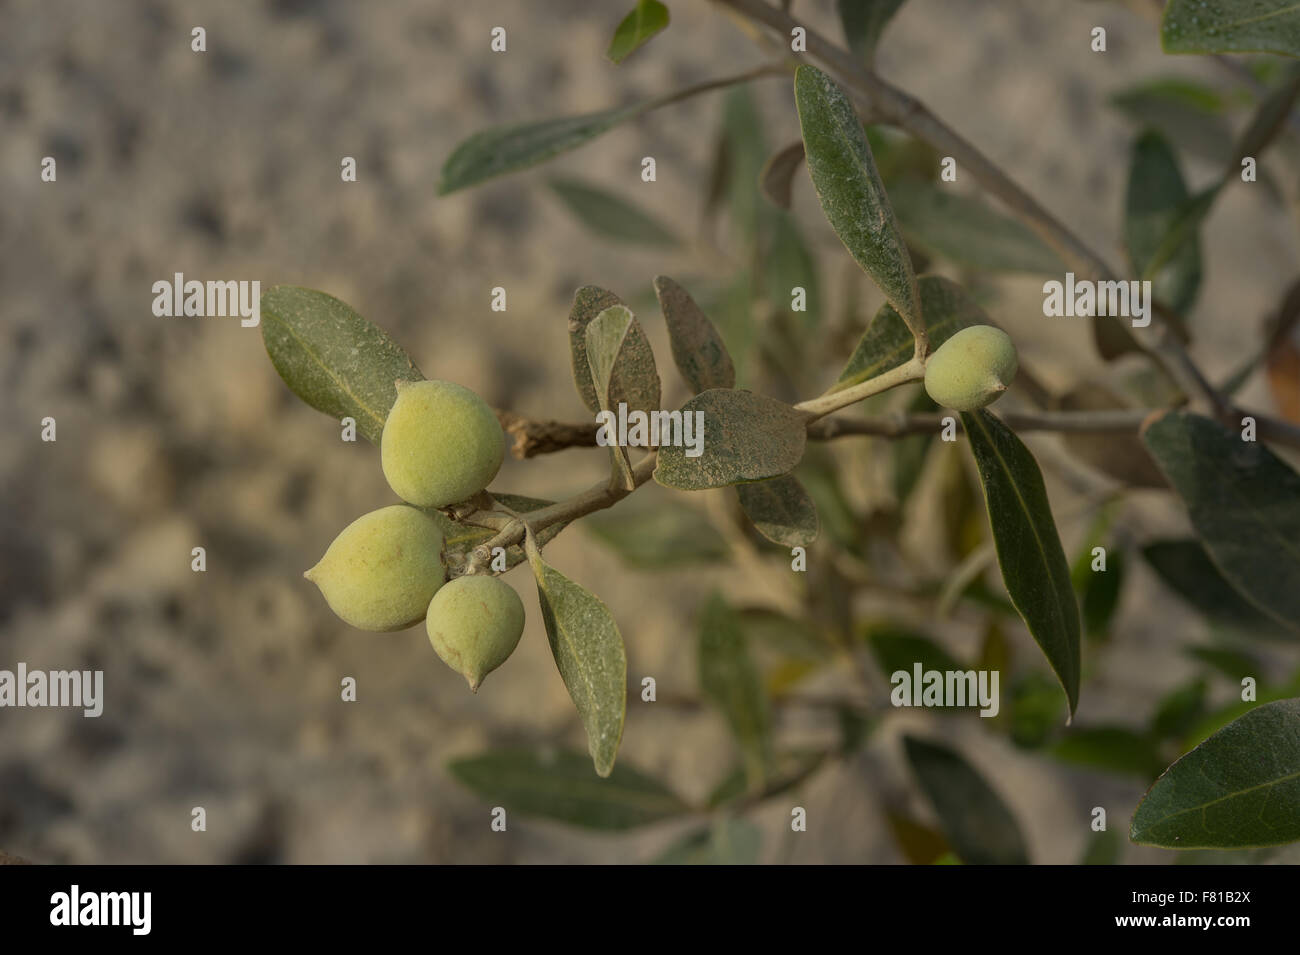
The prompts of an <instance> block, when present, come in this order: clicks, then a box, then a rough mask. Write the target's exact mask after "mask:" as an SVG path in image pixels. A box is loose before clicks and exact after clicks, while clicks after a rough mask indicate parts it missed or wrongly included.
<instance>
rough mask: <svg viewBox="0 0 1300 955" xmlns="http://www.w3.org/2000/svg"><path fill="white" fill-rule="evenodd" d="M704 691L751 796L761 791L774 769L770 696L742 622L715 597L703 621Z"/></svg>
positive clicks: (703, 614)
mask: <svg viewBox="0 0 1300 955" xmlns="http://www.w3.org/2000/svg"><path fill="white" fill-rule="evenodd" d="M699 667H700V690H701V692H702V693H703V695H704V696H705V697H706V698H707V699H709V700H711V701H712V702H713V703H714V705H716V706H717V707H718V709H720V710H721V711H722V714H723V715H724V716H725V717H726V718H727V723H728V724H729V725H730V726H731V731H732V733H733V734H734V735H735V737H736V742H737V743H738V744H739V745H740V752H741V755H742V757H743V761H744V766H745V778H746V779H747V780H748V781H749V788H750V790H751V791H757V790H759V789H761V788H762V785H763V781H764V780H765V779H766V778H767V775H768V772H769V771H770V769H771V765H772V724H771V717H770V715H769V712H768V705H767V696H766V694H765V693H764V692H763V683H762V680H760V679H759V675H758V670H757V669H756V668H755V666H754V662H753V660H751V659H750V656H749V646H748V645H747V644H746V642H745V634H744V631H743V630H742V628H741V625H740V618H739V617H738V616H737V614H736V612H735V611H734V610H733V609H732V608H731V607H730V606H728V605H727V603H726V601H724V600H723V599H722V597H721V595H719V594H717V593H714V594H712V595H711V596H710V597H709V600H708V602H707V603H706V604H705V605H704V610H703V612H702V613H701V615H700V644H699Z"/></svg>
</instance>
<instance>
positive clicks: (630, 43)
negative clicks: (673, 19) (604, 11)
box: [605, 0, 668, 63]
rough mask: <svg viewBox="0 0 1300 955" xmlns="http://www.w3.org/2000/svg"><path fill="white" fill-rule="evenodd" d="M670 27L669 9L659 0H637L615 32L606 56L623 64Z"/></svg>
mask: <svg viewBox="0 0 1300 955" xmlns="http://www.w3.org/2000/svg"><path fill="white" fill-rule="evenodd" d="M667 26H668V8H667V7H665V6H664V5H663V4H662V3H660V2H659V0H637V5H636V6H635V7H633V8H632V12H631V13H629V14H628V15H627V16H626V17H624V18H623V22H622V23H620V24H619V25H618V29H616V30H615V31H614V37H613V39H611V40H610V41H609V49H608V50H606V51H605V55H606V56H607V57H609V58H610V59H611V60H613V61H614V62H615V63H622V62H623V61H624V60H625V59H627V58H628V56H630V55H631V54H632V53H634V52H635V51H636V50H638V49H640V48H641V47H642V46H644V45H645V44H646V43H648V42H649V41H650V38H651V37H652V36H654V35H655V34H656V33H658V32H659V31H660V30H663V29H666V28H667Z"/></svg>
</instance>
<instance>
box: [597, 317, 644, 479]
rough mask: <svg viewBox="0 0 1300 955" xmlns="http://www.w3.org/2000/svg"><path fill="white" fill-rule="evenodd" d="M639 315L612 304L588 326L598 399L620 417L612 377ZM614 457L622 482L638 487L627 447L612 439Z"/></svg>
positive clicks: (604, 406)
mask: <svg viewBox="0 0 1300 955" xmlns="http://www.w3.org/2000/svg"><path fill="white" fill-rule="evenodd" d="M635 321H636V319H634V318H633V317H632V313H631V312H630V311H629V310H628V309H627V308H626V307H624V306H622V305H611V306H610V307H609V308H607V309H605V310H604V311H603V312H601V313H600V314H599V315H597V316H596V317H595V318H594V319H592V322H591V324H590V325H588V326H587V364H588V366H589V367H590V368H591V379H592V382H593V383H594V384H595V386H596V399H597V400H598V401H599V402H600V407H601V411H602V412H605V413H606V414H611V415H613V416H614V418H615V420H617V418H618V406H617V405H616V404H614V403H613V402H612V399H611V396H610V391H611V390H612V379H613V377H614V373H615V370H616V369H617V368H618V362H619V358H620V356H621V354H622V352H623V345H624V344H625V343H626V341H627V337H628V333H629V331H630V330H631V328H632V325H633V324H634V323H635ZM609 455H610V459H611V460H612V461H613V467H614V474H615V475H616V476H617V478H618V481H619V484H620V486H622V487H624V488H626V489H627V490H629V491H631V490H634V489H635V488H636V480H635V478H634V477H633V475H632V463H631V461H630V460H629V459H628V456H627V448H626V447H623V446H622V445H620V444H618V443H617V442H612V443H611V444H610V445H609Z"/></svg>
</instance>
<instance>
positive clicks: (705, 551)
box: [582, 495, 731, 570]
mask: <svg viewBox="0 0 1300 955" xmlns="http://www.w3.org/2000/svg"><path fill="white" fill-rule="evenodd" d="M637 497H638V498H639V497H640V495H637ZM629 508H630V509H629ZM582 526H583V527H585V528H586V529H587V530H588V531H589V532H590V533H591V534H592V536H594V537H595V538H596V539H597V540H599V541H600V542H601V543H603V544H606V545H608V546H609V547H611V548H613V549H614V550H615V551H616V552H617V553H618V555H619V557H621V558H622V559H623V561H624V563H626V564H627V565H628V566H629V567H636V568H639V569H644V570H673V569H676V568H679V567H684V566H686V565H688V564H701V563H716V562H718V561H723V560H726V559H727V558H728V557H730V556H731V550H730V548H729V547H728V546H727V542H726V540H725V539H723V537H722V535H721V534H719V533H718V531H717V530H716V529H715V528H714V526H713V525H712V524H710V523H709V521H708V518H707V517H706V516H705V515H704V514H703V513H701V512H700V510H699V509H697V508H694V507H690V506H689V505H686V504H682V503H678V502H677V501H676V500H660V501H656V502H655V504H654V506H653V507H650V506H644V507H638V506H637V505H635V504H631V505H628V506H625V507H619V508H616V509H613V510H611V511H609V512H606V513H603V514H593V515H592V516H591V517H589V518H587V519H586V520H584V521H583V522H582Z"/></svg>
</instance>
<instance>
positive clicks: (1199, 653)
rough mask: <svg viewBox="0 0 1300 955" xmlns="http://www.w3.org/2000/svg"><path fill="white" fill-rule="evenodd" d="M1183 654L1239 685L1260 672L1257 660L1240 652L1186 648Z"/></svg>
mask: <svg viewBox="0 0 1300 955" xmlns="http://www.w3.org/2000/svg"><path fill="white" fill-rule="evenodd" d="M1206 559H1207V560H1208V558H1206ZM1251 609H1252V610H1253V609H1254V608H1251ZM1184 652H1185V653H1186V654H1187V655H1188V656H1189V657H1192V658H1193V659H1195V660H1200V661H1201V662H1202V663H1204V664H1206V665H1207V666H1210V667H1213V668H1214V669H1215V670H1216V671H1217V672H1219V673H1222V674H1223V675H1224V676H1226V677H1227V678H1228V679H1229V680H1231V681H1232V682H1233V683H1238V684H1240V683H1241V681H1242V679H1243V678H1245V677H1248V676H1249V677H1253V676H1256V675H1258V674H1259V672H1260V663H1259V660H1257V659H1256V658H1255V657H1253V656H1251V655H1250V654H1249V653H1244V652H1243V651H1241V650H1232V649H1228V648H1226V647H1188V648H1187V649H1186V650H1185V651H1184Z"/></svg>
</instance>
